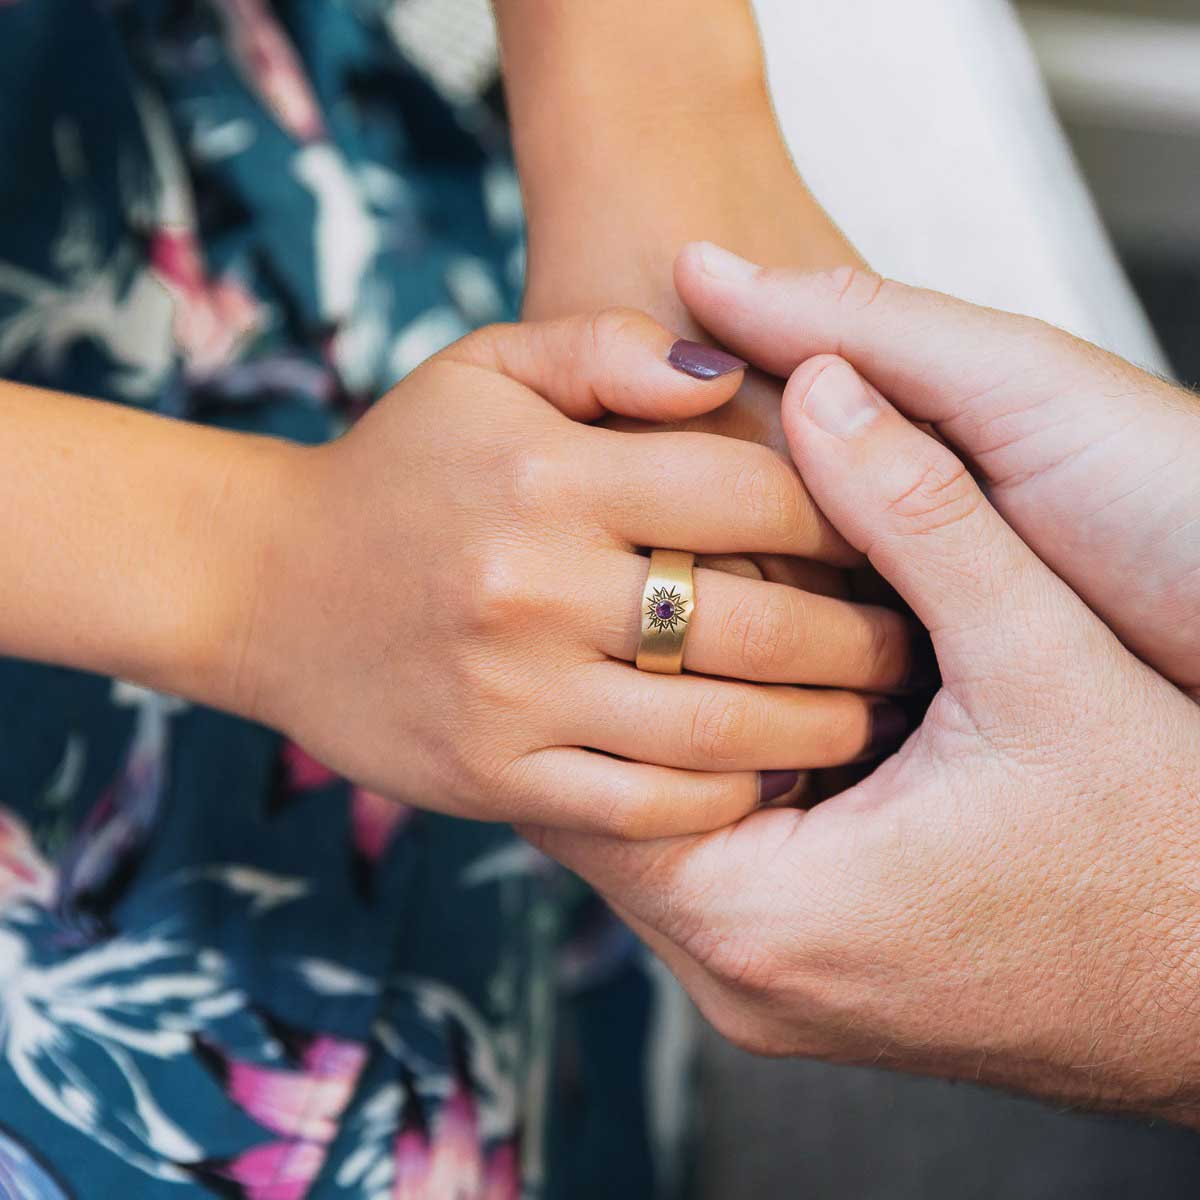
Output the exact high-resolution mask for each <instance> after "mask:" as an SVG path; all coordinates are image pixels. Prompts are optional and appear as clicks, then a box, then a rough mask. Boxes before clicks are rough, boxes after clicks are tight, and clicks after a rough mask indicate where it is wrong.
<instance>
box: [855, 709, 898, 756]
mask: <svg viewBox="0 0 1200 1200" xmlns="http://www.w3.org/2000/svg"><path fill="white" fill-rule="evenodd" d="M907 736H908V718H907V717H906V716H905V715H904V710H903V709H902V708H899V707H898V706H897V705H895V704H877V705H876V706H875V707H874V708H873V709H872V710H871V737H870V739H869V741H868V742H867V748H866V750H865V751H864V752H863V759H864V760H865V761H870V760H871V759H875V758H883V757H884V755H885V754H890V753H891V752H892V751H893V750H895V749H896V748H897V747H898V746H899V745H900V743H901V742H902V741H904V739H905V738H906V737H907Z"/></svg>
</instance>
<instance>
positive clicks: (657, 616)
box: [646, 587, 688, 633]
mask: <svg viewBox="0 0 1200 1200" xmlns="http://www.w3.org/2000/svg"><path fill="white" fill-rule="evenodd" d="M687 610H688V605H687V601H686V600H684V598H683V597H682V596H681V595H680V594H679V589H678V588H675V587H671V588H665V587H656V588H655V589H654V590H653V591H652V592H651V593H650V598H649V600H647V601H646V620H647V621H648V622H649V624H650V627H651V628H652V629H665V630H666V631H667V632H668V633H674V632H675V631H676V630H677V629H678V628H679V626H680V625H686V624H687Z"/></svg>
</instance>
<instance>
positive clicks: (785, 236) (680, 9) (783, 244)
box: [495, 0, 858, 323]
mask: <svg viewBox="0 0 1200 1200" xmlns="http://www.w3.org/2000/svg"><path fill="white" fill-rule="evenodd" d="M495 6H496V11H497V16H498V19H499V25H500V33H501V42H502V49H503V55H504V69H505V82H506V87H507V91H508V98H509V109H510V114H511V117H512V126H513V138H514V144H515V147H516V154H517V166H518V171H519V173H520V176H521V186H522V191H523V195H524V199H525V206H526V213H527V217H528V222H529V260H530V261H529V272H528V278H529V289H530V291H529V295H528V296H527V306H526V310H527V312H529V313H530V314H531V315H535V316H536V315H548V314H553V313H561V312H565V311H573V310H577V309H583V308H588V307H593V306H595V305H597V304H604V303H637V304H638V305H640V306H645V305H647V302H648V301H647V297H649V302H648V303H649V307H651V308H652V309H653V310H654V312H655V315H656V316H659V317H660V318H661V319H663V320H666V321H668V322H671V323H677V322H678V320H679V318H680V317H681V316H682V313H681V312H680V310H679V308H678V306H677V305H675V304H673V303H672V300H671V298H672V297H673V288H672V286H671V264H672V262H673V260H674V257H675V254H676V253H677V252H678V250H679V248H680V247H681V246H682V245H683V244H684V243H685V242H687V241H692V240H703V239H710V240H716V241H720V242H722V243H723V244H727V245H732V246H734V247H735V248H736V249H738V250H739V251H741V252H742V253H744V254H746V255H747V256H749V257H751V258H754V259H755V260H756V261H771V262H789V263H792V264H793V265H797V266H806V267H812V268H816V267H823V266H832V265H836V264H839V263H845V262H856V261H858V258H857V255H856V254H855V252H854V249H853V247H852V246H850V244H849V243H848V242H847V241H846V239H845V238H844V237H843V236H842V235H841V233H840V232H839V230H838V229H837V228H836V226H835V225H834V224H833V222H831V221H830V220H829V218H828V216H827V215H826V214H825V213H824V211H823V210H822V209H821V208H820V206H819V205H818V204H817V203H816V201H815V200H814V199H813V197H812V196H811V195H810V194H809V193H808V191H807V190H806V188H805V187H804V184H803V182H802V180H801V179H800V176H799V174H798V173H797V171H796V168H795V166H794V165H793V163H792V161H791V158H790V156H789V154H788V151H787V147H786V145H785V143H784V141H783V137H782V134H781V133H780V130H779V127H778V124H777V122H776V120H775V115H774V112H773V111H772V108H771V104H770V99H769V96H768V92H767V86H766V78H765V67H764V61H763V55H762V48H761V46H760V44H759V40H758V33H757V29H756V26H755V23H754V19H753V14H752V11H751V7H750V4H749V0H712V2H711V3H707V4H705V5H703V6H699V7H698V6H696V5H686V4H684V3H682V2H680V0H655V2H654V3H650V4H647V3H645V2H644V0H613V2H611V3H608V4H604V5H597V4H580V3H575V2H572V0H495ZM656 297H657V298H659V299H658V300H657V301H656V299H655V298H656Z"/></svg>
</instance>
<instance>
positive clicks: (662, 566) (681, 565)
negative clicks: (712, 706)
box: [637, 550, 696, 675]
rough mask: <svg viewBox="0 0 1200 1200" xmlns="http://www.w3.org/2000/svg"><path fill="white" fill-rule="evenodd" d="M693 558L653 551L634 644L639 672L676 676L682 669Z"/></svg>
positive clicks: (692, 598) (693, 596) (691, 596)
mask: <svg viewBox="0 0 1200 1200" xmlns="http://www.w3.org/2000/svg"><path fill="white" fill-rule="evenodd" d="M695 563H696V556H695V555H694V554H688V553H687V552H686V551H684V550H654V551H652V552H651V554H650V570H649V572H648V574H647V575H646V588H645V590H644V591H643V593H642V637H641V641H640V642H639V643H638V652H637V667H638V670H639V671H653V672H654V673H655V674H657V675H678V674H679V673H680V672H681V671H682V670H683V643H684V640H685V639H686V638H687V631H688V627H689V625H690V624H691V618H692V613H693V611H694V610H695V607H696V591H695V585H694V583H693V581H692V570H693V568H694V566H695Z"/></svg>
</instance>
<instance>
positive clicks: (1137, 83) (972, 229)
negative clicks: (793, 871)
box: [395, 0, 1200, 1200]
mask: <svg viewBox="0 0 1200 1200" xmlns="http://www.w3.org/2000/svg"><path fill="white" fill-rule="evenodd" d="M756 3H757V5H758V9H759V17H760V21H761V22H762V25H763V30H764V37H765V40H766V42H767V46H768V52H769V57H770V58H771V60H772V80H773V85H774V87H775V92H776V104H777V107H778V108H779V111H780V117H781V120H782V123H783V125H784V126H785V130H786V131H787V133H788V136H789V140H790V142H791V144H792V148H793V153H794V154H795V156H796V158H797V161H798V162H799V163H800V165H801V168H802V170H803V172H804V174H805V177H806V178H807V179H808V181H809V183H810V185H811V186H813V188H814V190H815V191H816V192H817V194H818V196H819V197H820V198H821V199H822V200H823V201H824V202H825V204H826V206H827V207H828V208H829V209H830V211H831V212H832V214H833V215H834V217H835V219H837V220H838V221H839V222H840V223H841V224H842V225H843V226H844V227H845V228H846V230H847V232H848V233H849V234H850V236H851V237H852V239H853V240H855V241H856V242H857V243H858V244H859V246H860V247H861V248H862V249H863V250H864V252H865V253H866V255H867V257H868V258H869V259H870V260H871V261H872V262H873V263H874V264H875V265H877V266H878V267H880V269H882V270H884V271H886V272H888V273H890V274H895V275H897V276H899V277H902V278H906V279H909V280H911V281H914V282H923V283H931V284H933V285H935V286H939V287H943V288H945V289H946V290H951V291H956V292H959V293H960V294H965V295H968V296H969V297H970V298H971V299H976V300H985V301H988V302H991V303H996V304H999V305H1001V306H1003V307H1011V308H1016V309H1021V310H1023V311H1029V312H1035V313H1038V314H1039V315H1043V316H1047V317H1049V318H1050V319H1052V320H1056V321H1058V322H1059V323H1061V324H1063V325H1065V326H1068V327H1070V328H1072V329H1074V330H1075V331H1076V332H1079V333H1082V334H1084V335H1085V336H1089V337H1093V338H1094V339H1095V340H1097V341H1100V342H1102V343H1104V344H1107V345H1109V346H1111V347H1112V348H1114V349H1118V350H1120V351H1121V352H1123V353H1125V354H1126V355H1127V356H1129V357H1133V358H1135V359H1137V360H1138V361H1140V362H1142V363H1143V364H1144V365H1148V366H1151V367H1156V368H1158V369H1166V364H1167V362H1169V363H1170V365H1171V367H1172V368H1173V369H1174V371H1175V372H1176V374H1177V375H1178V376H1179V377H1180V378H1181V379H1182V380H1184V381H1186V382H1188V383H1191V384H1193V385H1197V384H1200V0H1054V3H1053V4H1046V3H1036V4H1035V3H1024V2H1018V3H1017V5H1016V15H1017V17H1018V19H1019V22H1020V24H1019V25H1018V23H1017V22H1016V21H1014V19H1013V10H1012V9H1011V8H1010V7H1009V6H1008V5H1007V3H1006V0H905V3H903V4H898V3H896V2H895V0H756ZM395 11H396V14H397V15H396V21H397V25H398V27H399V28H398V33H399V35H400V37H401V39H402V40H403V41H405V42H406V43H407V45H408V48H409V50H410V53H412V54H413V56H414V57H415V58H416V59H417V61H419V62H421V63H422V64H423V65H425V67H426V68H427V69H428V70H429V71H430V72H431V73H433V74H435V75H437V76H438V77H439V78H440V79H441V80H442V82H443V83H444V84H449V85H451V86H452V87H455V88H458V89H460V90H461V91H462V92H464V93H477V92H481V91H488V90H492V91H493V92H495V89H496V54H495V44H494V40H493V35H492V29H491V22H490V17H489V12H488V0H409V3H407V4H406V5H401V6H397V8H396V10H395ZM1022 30H1023V31H1024V33H1022ZM1026 38H1027V39H1028V40H1027V41H1026ZM1031 51H1032V53H1031ZM847 60H848V61H849V62H850V63H851V64H852V65H853V67H854V68H855V71H856V72H857V75H855V72H854V71H852V72H850V73H847V71H846V69H845V65H846V62H847ZM848 80H850V81H852V82H853V85H854V86H847V81H848ZM831 98H832V99H831ZM884 100H886V103H881V101H884ZM814 112H816V113H818V114H819V115H818V116H817V117H816V118H814V116H813V113H814ZM1055 116H1057V122H1056V121H1055V120H1054V117H1055ZM1060 124H1061V128H1060ZM1063 132H1065V135H1066V141H1064V140H1063ZM1081 180H1082V183H1083V184H1086V187H1084V186H1082V185H1081ZM1089 192H1090V197H1089ZM1093 202H1094V207H1093ZM1097 214H1098V215H1099V220H1097ZM1106 234H1107V236H1106ZM1118 264H1119V266H1118ZM1122 268H1123V272H1124V277H1127V278H1128V280H1129V282H1131V283H1132V285H1133V289H1134V291H1133V292H1132V293H1131V292H1130V291H1129V290H1128V288H1127V286H1126V284H1125V279H1124V278H1123V277H1122V271H1121V269H1122ZM1139 302H1140V309H1141V310H1143V311H1144V312H1145V314H1146V315H1147V316H1148V317H1149V320H1150V326H1151V327H1152V329H1153V333H1151V331H1150V328H1148V327H1147V326H1146V325H1145V323H1144V321H1143V318H1142V311H1140V310H1139ZM1154 335H1157V340H1158V342H1159V344H1160V345H1161V348H1162V350H1163V351H1165V356H1166V357H1165V358H1163V357H1162V356H1161V355H1160V354H1159V353H1158V350H1157V347H1155V345H1154ZM1198 469H1200V465H1198ZM686 1013H687V1009H686V1007H685V1006H681V1007H680V1009H679V1011H678V1014H677V1015H676V1016H675V1018H674V1019H676V1020H679V1021H686V1020H687V1019H688V1018H687V1016H686ZM700 1046H701V1054H700V1070H699V1076H698V1095H699V1096H700V1099H701V1107H702V1123H701V1127H700V1136H699V1144H698V1154H697V1158H696V1169H695V1178H694V1181H693V1183H692V1185H691V1187H690V1188H689V1190H688V1192H687V1195H688V1196H689V1200H690V1198H691V1197H696V1200H735V1198H737V1200H741V1198H742V1197H753V1198H754V1200H792V1198H793V1197H797V1198H798V1197H803V1198H805V1200H835V1198H836V1200H846V1198H850V1200H910V1198H911V1200H942V1198H945V1200H950V1198H951V1197H953V1198H954V1200H972V1198H979V1200H1042V1198H1045V1200H1050V1198H1054V1200H1108V1198H1111V1200H1126V1198H1138V1200H1140V1198H1143V1197H1145V1198H1147V1200H1175V1198H1179V1200H1182V1198H1184V1197H1188V1198H1189V1200H1190V1198H1192V1197H1195V1196H1197V1195H1200V1138H1197V1137H1195V1136H1194V1135H1192V1134H1189V1133H1185V1132H1182V1131H1179V1130H1175V1129H1172V1128H1169V1127H1165V1126H1159V1127H1151V1126H1148V1125H1144V1124H1140V1123H1137V1122H1130V1121H1123V1120H1117V1119H1112V1118H1103V1117H1091V1116H1081V1115H1079V1114H1073V1113H1064V1112H1056V1111H1054V1110H1052V1109H1050V1108H1047V1107H1045V1106H1042V1105H1039V1104H1036V1103H1033V1102H1029V1101H1025V1100H1018V1099H1013V1098H1009V1097H1005V1096H1000V1095H997V1094H994V1093H991V1092H986V1091H983V1090H979V1089H974V1088H971V1087H963V1086H954V1085H950V1084H945V1083H942V1082H938V1081H929V1080H913V1079H906V1078H901V1077H897V1076H892V1075H888V1074H885V1073H883V1072H878V1071H872V1070H865V1069H845V1068H831V1067H826V1066H822V1065H820V1064H813V1063H794V1062H793V1063H781V1062H763V1061H759V1060H753V1059H751V1058H749V1057H748V1056H746V1055H744V1054H741V1053H740V1052H738V1051H736V1050H734V1049H732V1048H731V1047H729V1046H726V1045H724V1044H722V1043H721V1042H720V1041H719V1040H718V1039H717V1038H716V1037H715V1036H713V1035H712V1034H710V1033H708V1032H701V1034H700Z"/></svg>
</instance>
